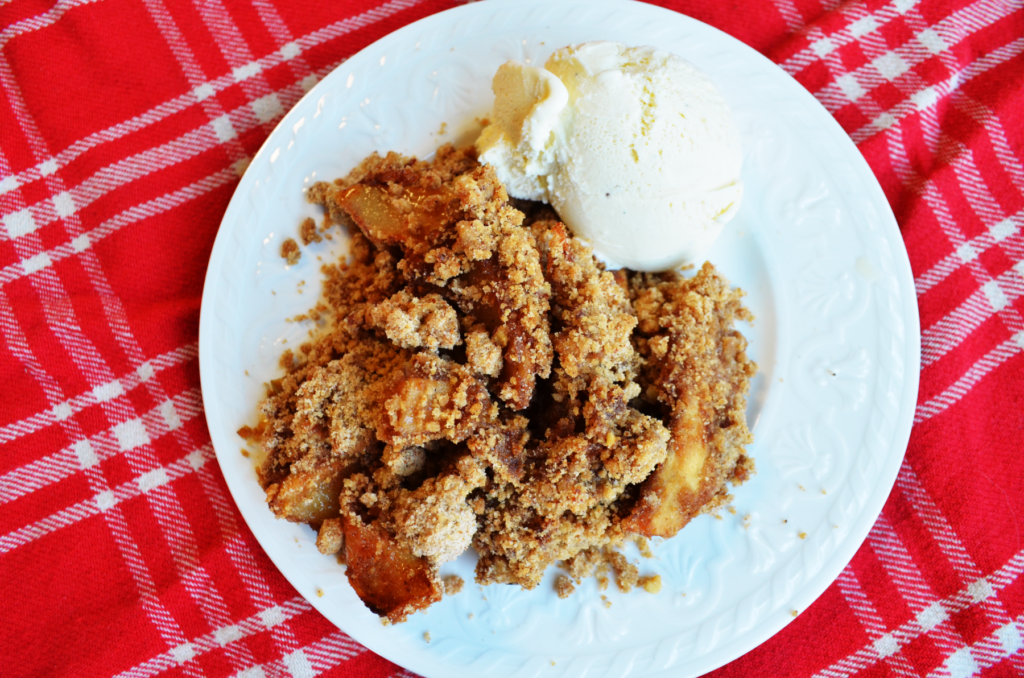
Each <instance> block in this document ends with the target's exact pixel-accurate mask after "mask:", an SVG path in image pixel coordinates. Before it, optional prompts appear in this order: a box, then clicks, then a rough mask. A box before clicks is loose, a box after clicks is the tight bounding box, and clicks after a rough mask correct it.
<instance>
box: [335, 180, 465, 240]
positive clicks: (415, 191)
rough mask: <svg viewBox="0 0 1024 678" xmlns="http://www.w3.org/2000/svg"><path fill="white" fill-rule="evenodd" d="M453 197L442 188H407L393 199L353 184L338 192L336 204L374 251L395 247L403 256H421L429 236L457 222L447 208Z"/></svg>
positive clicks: (374, 187) (376, 187)
mask: <svg viewBox="0 0 1024 678" xmlns="http://www.w3.org/2000/svg"><path fill="white" fill-rule="evenodd" d="M453 197H454V196H452V195H450V192H449V191H446V190H444V189H443V188H442V189H439V190H431V189H427V188H422V187H419V186H410V187H406V188H403V189H401V193H400V195H398V196H396V195H393V194H391V193H390V192H388V189H387V188H386V187H384V186H379V185H376V184H356V185H354V186H350V187H349V188H346V189H345V190H343V191H341V192H340V193H339V194H338V196H337V202H338V204H339V205H340V206H341V207H342V209H344V210H345V211H346V212H347V213H348V215H349V216H350V217H352V220H353V221H355V222H356V225H357V226H359V229H360V230H361V231H362V232H363V233H364V234H366V237H367V238H369V239H370V240H371V241H372V242H373V244H374V245H376V246H377V247H386V246H389V245H399V246H401V247H402V248H403V249H405V250H408V252H407V254H408V253H411V252H418V253H420V254H422V253H423V252H422V251H421V250H423V247H424V244H429V240H430V235H431V234H434V233H436V232H437V231H440V230H442V229H443V228H444V227H445V226H447V225H448V224H449V223H451V222H452V221H453V220H455V219H457V218H458V213H457V211H456V210H453V209H451V207H450V205H449V203H450V202H451V200H452V199H453Z"/></svg>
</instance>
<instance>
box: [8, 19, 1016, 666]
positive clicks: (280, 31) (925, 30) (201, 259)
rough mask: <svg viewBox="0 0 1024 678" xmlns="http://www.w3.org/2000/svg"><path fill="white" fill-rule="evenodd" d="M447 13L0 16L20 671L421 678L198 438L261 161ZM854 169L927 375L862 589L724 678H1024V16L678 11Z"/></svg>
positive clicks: (868, 546) (15, 661)
mask: <svg viewBox="0 0 1024 678" xmlns="http://www.w3.org/2000/svg"><path fill="white" fill-rule="evenodd" d="M454 4H457V3H453V2H448V1H443V0H390V1H389V2H380V1H379V0H346V1H345V2H317V3H311V2H288V1H285V0H193V2H185V1H183V0H58V1H56V2H55V1H54V0H0V385H2V388H3V390H4V392H3V394H2V396H0V601H3V607H4V612H3V614H4V619H3V621H2V622H0V657H2V664H0V667H2V668H0V674H2V675H4V676H49V675H54V676H109V675H130V676H135V677H138V678H142V677H144V676H158V675H161V676H162V675H166V676H171V675H174V676H177V675H183V676H229V675H245V676H312V675H321V674H323V675H333V676H344V677H359V678H369V677H371V676H374V677H377V676H380V677H384V676H396V675H410V676H411V675H412V674H409V673H408V672H405V671H403V669H401V668H399V667H397V666H395V665H393V664H391V663H390V662H388V661H386V660H384V659H382V658H380V657H378V656H377V655H375V654H374V653H372V652H370V651H368V650H367V649H366V648H364V647H362V646H361V645H359V644H358V643H356V642H355V641H353V640H351V639H350V638H349V637H348V636H346V635H345V634H344V633H342V632H341V631H339V630H338V629H336V628H334V627H333V626H332V625H331V624H330V623H328V622H327V621H326V620H325V619H324V618H323V617H321V616H320V615H319V613H317V612H316V611H314V610H313V609H312V608H311V607H310V605H309V604H308V603H306V602H305V601H304V600H303V599H302V598H301V597H300V596H298V594H297V593H296V592H295V591H294V589H292V588H291V586H290V585H289V584H288V583H287V582H286V581H285V580H284V578H283V577H282V576H281V575H280V574H279V573H278V572H277V570H276V569H275V567H274V566H273V564H272V563H271V562H270V561H269V560H268V558H267V557H266V556H265V555H264V554H263V552H262V550H261V549H260V547H259V545H258V544H257V543H256V541H255V540H254V538H253V537H252V535H251V533H250V532H249V530H248V528H247V527H246V525H245V524H244V522H243V521H242V519H241V516H240V515H239V513H238V512H237V510H236V509H235V507H234V504H233V502H232V500H231V497H230V495H229V493H228V491H227V488H226V486H225V484H224V480H223V477H222V476H221V473H220V470H219V468H218V466H217V463H216V459H215V457H214V452H213V448H212V446H211V444H210V439H209V435H208V433H207V430H206V426H205V421H204V417H203V401H202V395H201V392H200V386H199V367H198V358H197V335H198V324H199V307H200V298H201V295H202V286H203V279H204V275H205V273H206V266H207V261H208V259H209V255H210V251H211V248H212V245H213V240H214V237H215V236H216V233H217V228H218V225H219V223H220V220H221V217H222V216H223V214H224V211H225V209H226V207H227V204H228V201H229V199H230V198H231V195H232V191H233V190H234V187H235V186H236V185H237V183H238V178H239V176H240V174H241V173H242V172H244V170H245V167H246V165H247V162H248V159H249V158H251V157H252V156H253V154H255V153H256V151H257V150H258V149H259V147H260V145H261V144H262V142H263V140H264V139H265V138H266V137H267V135H268V134H269V133H270V131H271V130H272V129H273V128H274V125H275V124H276V123H277V122H278V121H279V120H280V119H281V117H282V116H283V114H284V113H285V112H286V111H287V110H288V109H289V108H290V107H291V106H292V105H293V104H295V102H296V101H298V99H299V98H300V97H301V96H302V95H303V94H304V93H305V92H306V91H308V90H309V89H310V88H311V87H313V86H314V85H315V84H316V82H317V81H318V80H319V79H322V78H323V77H324V76H325V75H326V74H327V73H329V72H330V71H331V70H332V69H334V68H335V67H337V66H338V65H339V64H340V63H342V62H343V61H344V60H345V59H346V58H348V57H350V56H351V55H353V54H355V53H356V52H357V51H359V50H360V49H361V48H363V47H365V46H366V45H368V44H370V43H372V42H373V41H375V40H377V39H379V38H381V37H383V36H384V35H387V34H388V33H390V32H392V31H394V30H396V29H398V28H400V27H402V26H404V25H406V24H408V23H410V22H413V21H416V20H417V19H420V18H422V17H424V16H427V15H430V14H433V13H435V12H438V11H441V10H444V9H447V8H449V7H451V6H453V5H454ZM657 4H660V5H663V6H666V7H669V8H670V9H673V10H677V11H679V12H682V13H685V14H688V15H690V16H693V17H695V18H697V19H700V20H702V21H704V22H707V23H709V24H711V25H713V26H715V27H717V28H720V29H722V30H723V31H725V32H727V33H729V34H731V35H733V36H735V37H737V38H738V39H740V40H742V41H744V42H746V43H747V44H749V45H751V46H752V47H754V48H755V49H757V50H759V51H761V52H762V53H763V54H765V55H767V56H768V57H769V58H771V59H772V60H773V61H775V62H776V63H777V64H779V66H781V67H782V68H783V69H785V70H786V71H787V72H788V73H790V74H791V75H792V76H793V77H794V78H796V79H797V80H798V81H799V82H800V83H801V84H802V85H803V86H804V87H806V88H807V89H808V90H809V91H810V92H811V93H812V94H813V95H814V96H815V97H816V98H817V99H818V100H819V101H820V102H821V103H822V104H823V105H824V106H825V107H826V108H827V109H828V110H829V112H830V113H831V114H832V115H833V116H835V118H836V120H838V121H839V123H840V124H841V125H842V126H843V128H844V129H845V130H846V131H847V133H848V134H849V135H850V136H851V137H852V138H853V140H854V141H855V142H856V144H857V145H858V147H859V148H860V151H861V152H862V153H863V155H864V157H865V158H866V159H867V161H868V163H869V164H870V166H871V168H872V169H873V171H874V173H875V175H876V176H877V177H878V180H879V182H880V183H881V185H882V187H883V189H884V190H885V193H886V195H887V197H888V199H889V201H890V204H891V205H892V207H893V211H894V212H895V214H896V218H897V220H898V222H899V225H900V228H901V231H902V234H903V238H904V240H905V242H906V246H907V250H908V251H909V254H910V261H911V264H912V267H913V272H914V278H915V284H916V289H917V295H918V302H919V305H920V314H921V328H922V363H921V364H922V368H921V386H920V397H919V401H918V405H917V410H916V415H915V426H914V430H913V433H912V436H911V440H910V446H909V449H908V451H907V455H906V460H905V462H904V464H903V468H902V470H901V472H900V475H899V478H898V480H897V482H896V486H895V488H894V490H893V492H892V494H891V496H890V498H889V501H888V503H887V504H886V506H885V508H884V510H883V512H882V515H881V516H880V518H879V519H878V521H877V523H876V524H875V526H874V528H873V530H872V531H871V533H870V535H869V536H868V539H867V541H866V542H865V544H864V545H863V546H862V547H861V549H860V550H859V552H858V553H857V555H856V556H855V557H854V559H853V561H852V562H851V563H850V564H849V566H848V567H847V568H846V569H845V570H844V571H843V572H842V574H841V575H840V577H839V578H838V580H837V581H836V582H835V583H834V584H833V585H832V586H831V587H830V588H829V589H828V590H827V591H826V592H825V593H824V595H822V596H821V598H820V599H819V600H818V601H817V602H816V603H815V604H814V605H812V606H811V607H810V608H809V609H807V610H805V611H803V612H802V613H801V614H800V616H799V617H798V618H797V619H795V620H794V621H793V622H792V623H791V624H790V625H789V626H787V627H786V628H785V629H784V630H783V631H782V632H780V633H779V634H778V635H776V636H775V637H773V638H772V639H770V640H769V641H768V642H766V643H764V644H763V645H762V646H760V647H758V648H757V649H755V650H754V651H752V652H750V653H749V654H747V655H745V656H744V657H742V658H740V659H738V660H736V661H735V662H733V663H732V664H730V665H727V666H725V667H722V668H721V669H719V670H718V671H717V672H715V674H714V675H718V676H723V677H725V676H810V675H821V676H831V677H840V676H884V675H897V676H929V675H943V676H968V675H983V676H1011V675H1015V676H1019V675H1024V577H1022V572H1024V543H1022V531H1024V528H1022V526H1021V521H1022V520H1024V456H1022V454H1021V447H1022V443H1024V299H1022V297H1024V57H1022V52H1024V9H1022V3H1021V2H1019V1H1014V2H1009V1H1006V0H974V1H961V0H948V1H944V0H919V1H915V0H893V1H876V0H871V1H869V2H863V1H861V0H849V1H847V2H838V1H837V0H770V1H769V0H732V1H730V2H720V1H719V0H673V1H671V2H659V3H657Z"/></svg>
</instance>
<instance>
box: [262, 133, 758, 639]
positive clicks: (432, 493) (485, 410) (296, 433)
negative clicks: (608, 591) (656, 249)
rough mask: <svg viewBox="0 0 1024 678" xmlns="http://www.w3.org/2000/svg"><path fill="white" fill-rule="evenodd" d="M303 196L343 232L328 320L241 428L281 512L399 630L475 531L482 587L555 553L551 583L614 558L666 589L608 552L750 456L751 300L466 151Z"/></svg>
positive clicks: (715, 491) (696, 508)
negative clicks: (570, 225)
mask: <svg viewBox="0 0 1024 678" xmlns="http://www.w3.org/2000/svg"><path fill="white" fill-rule="evenodd" d="M307 197H308V198H309V200H310V201H311V202H314V203H316V204H319V205H322V206H323V207H324V209H325V211H326V213H327V214H328V216H329V218H330V219H331V220H332V221H333V222H334V223H336V224H341V225H344V226H346V227H347V228H349V230H350V233H351V236H352V245H351V253H350V257H349V259H348V260H347V261H341V262H338V263H337V264H331V265H328V266H325V267H324V274H325V278H326V279H325V283H324V298H323V301H322V302H321V304H319V305H318V306H317V308H316V309H315V313H316V315H315V316H313V315H312V313H311V314H310V315H309V316H308V317H315V318H317V319H321V321H322V322H326V323H327V329H326V331H325V332H323V334H321V335H320V336H318V337H317V338H316V339H315V340H313V341H311V342H310V343H308V344H305V345H303V347H302V349H301V351H300V352H298V353H292V354H290V355H289V356H287V359H286V360H283V361H282V365H283V366H284V367H285V368H286V370H287V372H286V374H285V376H284V377H282V378H281V379H278V380H275V381H274V382H273V383H272V384H271V386H270V388H269V390H268V394H267V398H266V399H265V400H264V401H263V403H262V404H261V406H260V415H261V420H260V424H259V426H258V427H257V428H256V429H255V430H249V431H247V433H249V434H251V435H252V436H253V437H255V438H258V439H259V442H260V443H261V445H262V447H263V449H264V450H265V452H266V453H267V457H266V460H265V461H264V462H263V464H262V466H261V467H260V469H259V474H260V481H261V483H262V485H263V487H264V489H265V490H266V493H267V501H268V503H269V505H270V508H271V509H272V510H273V511H274V513H275V514H276V515H277V516H278V517H281V518H285V519H288V520H292V521H295V522H304V523H308V524H310V525H312V526H313V527H314V528H316V529H317V530H318V537H317V547H318V549H319V550H320V551H321V552H323V553H327V554H331V553H337V554H338V556H339V559H343V560H344V561H345V562H346V563H347V567H348V569H347V573H348V577H349V581H350V582H351V583H352V586H353V588H354V589H355V590H356V592H357V593H358V594H359V596H360V597H361V598H362V599H363V601H364V602H365V603H366V604H367V606H368V607H370V609H371V610H373V611H374V612H376V613H378V614H381V615H384V616H385V617H386V618H387V619H388V620H389V621H391V622H398V621H402V620H404V619H405V618H406V616H407V615H408V614H409V613H411V612H414V611H416V610H419V609H423V608H425V607H426V606H428V605H430V604H431V603H432V602H435V601H436V600H439V599H440V597H441V594H442V592H444V591H445V590H448V591H449V592H453V591H454V590H455V589H457V588H461V587H459V586H457V585H456V584H455V583H454V581H452V582H448V581H445V582H442V581H441V580H440V578H439V576H438V567H439V566H440V565H441V564H442V563H444V562H447V561H450V560H452V559H454V558H455V557H457V556H458V555H459V554H460V553H462V552H463V551H464V550H465V549H466V548H468V547H469V546H470V545H472V546H473V548H474V549H475V550H476V551H477V553H478V555H479V561H478V564H477V571H476V581H477V582H478V583H481V584H487V583H492V582H504V583H515V584H519V585H521V586H524V587H527V588H533V587H535V586H536V585H537V584H538V583H539V582H540V580H541V577H542V575H543V573H544V571H545V569H546V568H547V567H548V566H549V565H551V564H552V563H556V562H559V561H563V562H564V563H565V567H566V569H567V570H568V573H569V576H564V575H563V577H562V579H564V582H563V581H562V579H559V582H560V583H559V585H558V592H559V595H562V594H563V593H565V595H568V593H570V592H571V590H572V588H573V584H572V581H571V579H576V580H577V581H578V580H579V579H580V577H582V576H597V577H598V578H599V582H601V581H603V582H605V585H606V584H607V581H608V577H607V574H608V573H609V572H614V573H615V578H616V581H617V582H618V585H619V588H620V589H622V590H624V591H628V590H629V589H630V588H632V587H634V586H636V585H637V584H638V583H639V584H640V585H643V586H644V587H645V588H646V589H647V590H652V589H653V588H655V587H656V586H657V585H659V584H656V583H655V579H654V578H645V579H643V580H641V579H640V578H639V574H638V571H637V568H636V566H635V565H632V564H630V563H629V562H628V561H627V560H626V559H625V557H624V556H622V555H621V554H619V553H617V552H616V551H615V550H614V547H616V546H617V545H620V544H621V543H622V542H623V541H624V540H625V539H627V538H631V537H637V536H638V535H646V536H653V535H659V536H671V534H674V533H675V531H676V530H678V529H679V528H680V527H682V525H684V524H685V523H686V522H687V521H688V520H690V519H691V518H692V517H693V516H694V515H696V514H697V513H700V512H702V511H706V510H708V509H709V508H710V507H713V506H717V505H718V504H720V503H721V502H722V501H724V500H725V498H726V497H727V494H726V483H727V481H729V482H733V483H737V482H742V481H743V480H745V479H746V477H747V476H748V475H749V473H751V472H752V469H753V466H752V462H751V461H750V460H749V458H747V457H746V456H745V454H744V452H743V445H745V444H746V443H748V442H749V441H750V434H749V432H748V431H747V428H746V424H745V418H744V410H745V407H746V402H745V394H746V391H747V384H748V380H749V377H750V376H751V375H752V374H753V372H754V369H755V367H754V365H753V363H751V362H750V361H749V360H748V359H747V357H746V354H745V352H744V351H745V346H746V344H745V341H744V339H743V337H742V336H741V335H739V333H738V332H736V331H735V330H734V329H733V322H734V319H736V318H741V319H744V318H749V314H748V313H747V312H746V310H745V309H743V307H742V306H741V305H740V302H739V298H740V293H739V292H736V291H733V290H730V289H729V287H728V285H727V284H726V283H725V281H724V280H723V279H722V278H721V277H720V276H718V275H717V274H716V273H715V271H714V269H713V267H711V266H710V264H705V266H704V268H703V269H701V271H700V272H699V273H698V274H697V276H696V277H694V278H692V279H684V278H682V277H681V276H679V275H676V274H663V275H656V276H655V275H638V274H637V275H631V274H629V273H628V272H626V271H616V272H610V271H606V270H605V269H604V267H603V265H601V264H600V263H598V262H597V261H596V260H595V259H594V257H593V255H592V253H591V251H590V249H589V248H588V247H587V246H585V245H583V244H582V243H580V242H579V241H578V240H575V239H573V238H572V237H571V236H570V234H569V233H568V232H567V231H566V229H565V227H564V226H563V225H562V224H561V223H559V222H558V221H557V219H555V218H553V214H552V213H551V212H550V210H544V209H540V210H531V211H532V212H533V216H532V218H530V219H526V218H525V216H524V213H523V212H522V211H520V210H518V209H516V207H514V206H513V205H512V204H511V203H510V202H509V199H508V196H507V194H506V193H505V189H504V188H503V187H502V186H501V184H500V183H499V182H498V180H497V178H496V177H495V175H494V172H493V171H492V170H491V169H490V168H488V167H484V166H481V165H479V164H478V163H477V162H476V159H475V157H474V155H473V152H472V150H471V149H467V150H455V149H453V148H452V147H451V146H446V147H443V148H441V149H439V150H438V152H437V155H436V157H435V159H434V160H433V161H432V162H421V161H416V160H413V159H408V158H404V157H402V156H399V155H397V154H394V153H389V154H388V155H387V156H385V157H380V156H377V155H374V156H371V157H370V158H368V159H367V160H366V161H365V162H364V163H363V164H362V165H361V166H360V167H359V168H357V169H356V170H355V171H353V172H352V173H351V174H350V175H349V176H348V177H346V178H344V179H340V180H338V181H336V182H334V183H330V184H327V183H320V184H316V185H314V186H313V187H311V188H310V189H309V191H308V193H307ZM300 231H301V237H302V239H303V242H307V244H308V242H312V241H313V240H314V238H313V237H312V236H313V235H315V234H316V230H315V223H314V222H313V221H312V220H308V223H307V222H303V226H302V228H301V229H300ZM307 237H308V240H307ZM290 242H291V243H292V246H294V250H295V255H296V257H297V256H298V246H297V245H296V244H295V242H294V241H293V240H292V241H290ZM289 261H291V259H290V258H289ZM460 582H461V580H460ZM657 582H659V583H660V580H657Z"/></svg>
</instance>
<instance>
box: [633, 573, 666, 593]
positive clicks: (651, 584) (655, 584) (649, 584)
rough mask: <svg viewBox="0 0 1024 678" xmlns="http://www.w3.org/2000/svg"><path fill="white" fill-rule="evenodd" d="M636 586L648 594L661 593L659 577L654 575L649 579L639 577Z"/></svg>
mask: <svg viewBox="0 0 1024 678" xmlns="http://www.w3.org/2000/svg"><path fill="white" fill-rule="evenodd" d="M637 585H639V586H641V587H642V588H643V590H644V591H647V592H648V593H659V592H660V591H661V575H660V574H655V575H651V576H649V577H640V579H639V580H638V581H637Z"/></svg>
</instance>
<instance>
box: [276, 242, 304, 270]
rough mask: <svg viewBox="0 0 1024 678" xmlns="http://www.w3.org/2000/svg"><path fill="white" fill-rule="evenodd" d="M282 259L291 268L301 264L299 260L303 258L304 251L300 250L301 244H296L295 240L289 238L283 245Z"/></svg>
mask: <svg viewBox="0 0 1024 678" xmlns="http://www.w3.org/2000/svg"><path fill="white" fill-rule="evenodd" d="M281 257H282V258H283V259H284V260H285V261H287V262H288V265H289V266H294V265H295V264H297V263H299V259H300V258H302V250H300V249H299V243H297V242H295V238H287V239H285V241H284V242H283V243H281Z"/></svg>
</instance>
